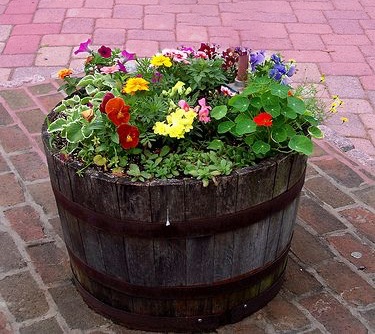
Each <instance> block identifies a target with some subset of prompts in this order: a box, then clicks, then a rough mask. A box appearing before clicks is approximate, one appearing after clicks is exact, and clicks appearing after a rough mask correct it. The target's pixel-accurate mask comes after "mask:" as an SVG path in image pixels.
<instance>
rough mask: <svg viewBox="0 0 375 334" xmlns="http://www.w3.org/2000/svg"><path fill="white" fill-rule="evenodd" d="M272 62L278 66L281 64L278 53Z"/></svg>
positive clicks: (274, 55) (273, 56)
mask: <svg viewBox="0 0 375 334" xmlns="http://www.w3.org/2000/svg"><path fill="white" fill-rule="evenodd" d="M271 60H272V61H273V62H274V63H276V64H281V58H280V56H278V55H277V54H276V53H274V54H273V55H272V56H271Z"/></svg>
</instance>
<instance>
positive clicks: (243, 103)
mask: <svg viewBox="0 0 375 334" xmlns="http://www.w3.org/2000/svg"><path fill="white" fill-rule="evenodd" d="M228 104H229V105H230V106H232V107H233V108H234V109H235V110H237V111H242V112H243V111H246V110H247V108H248V107H249V104H250V101H249V99H248V98H247V97H245V96H241V95H235V96H233V97H232V98H230V100H229V101H228Z"/></svg>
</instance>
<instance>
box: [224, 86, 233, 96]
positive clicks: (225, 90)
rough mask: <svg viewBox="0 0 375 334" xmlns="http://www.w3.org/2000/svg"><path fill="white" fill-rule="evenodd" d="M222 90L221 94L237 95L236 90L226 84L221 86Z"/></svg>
mask: <svg viewBox="0 0 375 334" xmlns="http://www.w3.org/2000/svg"><path fill="white" fill-rule="evenodd" d="M220 92H221V94H223V95H224V96H234V95H236V93H235V92H233V91H232V90H230V89H229V88H228V87H226V86H221V87H220Z"/></svg>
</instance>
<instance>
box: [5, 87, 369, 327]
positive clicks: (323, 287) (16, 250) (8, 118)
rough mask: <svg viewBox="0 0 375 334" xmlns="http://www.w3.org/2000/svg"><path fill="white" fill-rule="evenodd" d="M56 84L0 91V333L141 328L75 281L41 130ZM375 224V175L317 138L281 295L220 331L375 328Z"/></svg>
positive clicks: (53, 99)
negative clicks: (100, 310) (92, 304)
mask: <svg viewBox="0 0 375 334" xmlns="http://www.w3.org/2000/svg"><path fill="white" fill-rule="evenodd" d="M56 88H57V83H56V82H55V81H51V82H44V83H40V84H25V85H23V86H22V87H18V88H12V89H5V90H4V89H3V90H0V111H1V112H0V143H1V144H0V221H1V224H0V333H2V334H8V333H9V334H10V333H21V334H26V333H27V334H31V333H33V334H44V333H46V334H50V333H51V334H55V333H56V334H58V333H91V334H94V333H95V334H99V333H103V334H104V333H124V334H125V333H126V334H141V333H142V332H139V331H131V330H127V329H125V328H123V327H120V326H118V325H115V324H113V323H112V322H111V321H109V320H107V319H105V318H103V317H101V316H99V315H97V314H95V313H93V312H92V311H91V310H90V309H89V308H88V307H87V306H86V305H85V304H84V303H83V301H82V299H81V298H80V297H79V295H78V294H77V292H76V290H75V288H74V286H73V284H72V275H71V272H70V269H69V262H68V257H67V253H66V249H65V247H64V243H63V241H62V231H61V227H60V224H59V218H58V215H57V208H56V204H55V201H54V199H53V193H52V189H51V186H50V182H49V178H48V172H47V168H46V165H45V157H44V153H43V151H42V148H41V142H40V134H39V133H40V124H41V123H42V120H43V118H44V116H45V115H46V114H47V113H48V112H49V110H50V109H51V106H52V105H54V104H55V103H56V102H57V101H59V100H60V99H61V97H62V96H61V95H59V94H57V93H56ZM374 222H375V174H374V173H373V171H371V170H370V169H369V168H368V167H365V166H363V165H362V164H359V163H357V162H355V161H353V160H349V159H348V156H347V155H346V154H344V153H342V152H340V151H339V150H337V148H336V147H335V146H332V145H331V144H330V143H329V142H328V141H319V142H317V145H316V149H315V153H314V155H313V156H312V157H311V158H310V159H309V163H308V170H307V178H306V183H305V187H304V190H303V196H302V198H301V206H300V210H299V215H298V224H297V226H296V229H295V234H294V239H293V242H292V251H291V253H290V256H289V266H288V269H287V274H286V278H285V281H284V285H283V288H282V290H281V293H280V294H279V295H278V296H277V297H276V298H275V299H274V300H272V301H271V302H270V303H269V304H268V305H267V306H266V307H265V308H264V309H262V310H260V311H258V312H257V313H255V314H254V315H252V316H250V317H248V318H246V319H244V320H243V321H241V322H239V323H237V324H234V325H228V326H225V327H221V328H219V329H218V331H217V332H218V333H219V334H232V333H255V334H256V333H269V334H271V333H311V334H312V333H314V334H315V333H356V334H358V333H371V332H372V333H373V332H375V289H374V287H375V282H374V279H375V227H374ZM353 252H358V253H360V254H359V255H360V256H359V257H353V256H352V254H353ZM143 333H144V332H143Z"/></svg>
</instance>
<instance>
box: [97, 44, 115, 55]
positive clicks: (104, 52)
mask: <svg viewBox="0 0 375 334" xmlns="http://www.w3.org/2000/svg"><path fill="white" fill-rule="evenodd" d="M98 53H99V54H100V55H101V56H102V57H103V58H110V57H111V55H112V50H111V48H108V47H106V46H104V45H102V46H101V47H100V48H99V49H98Z"/></svg>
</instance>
